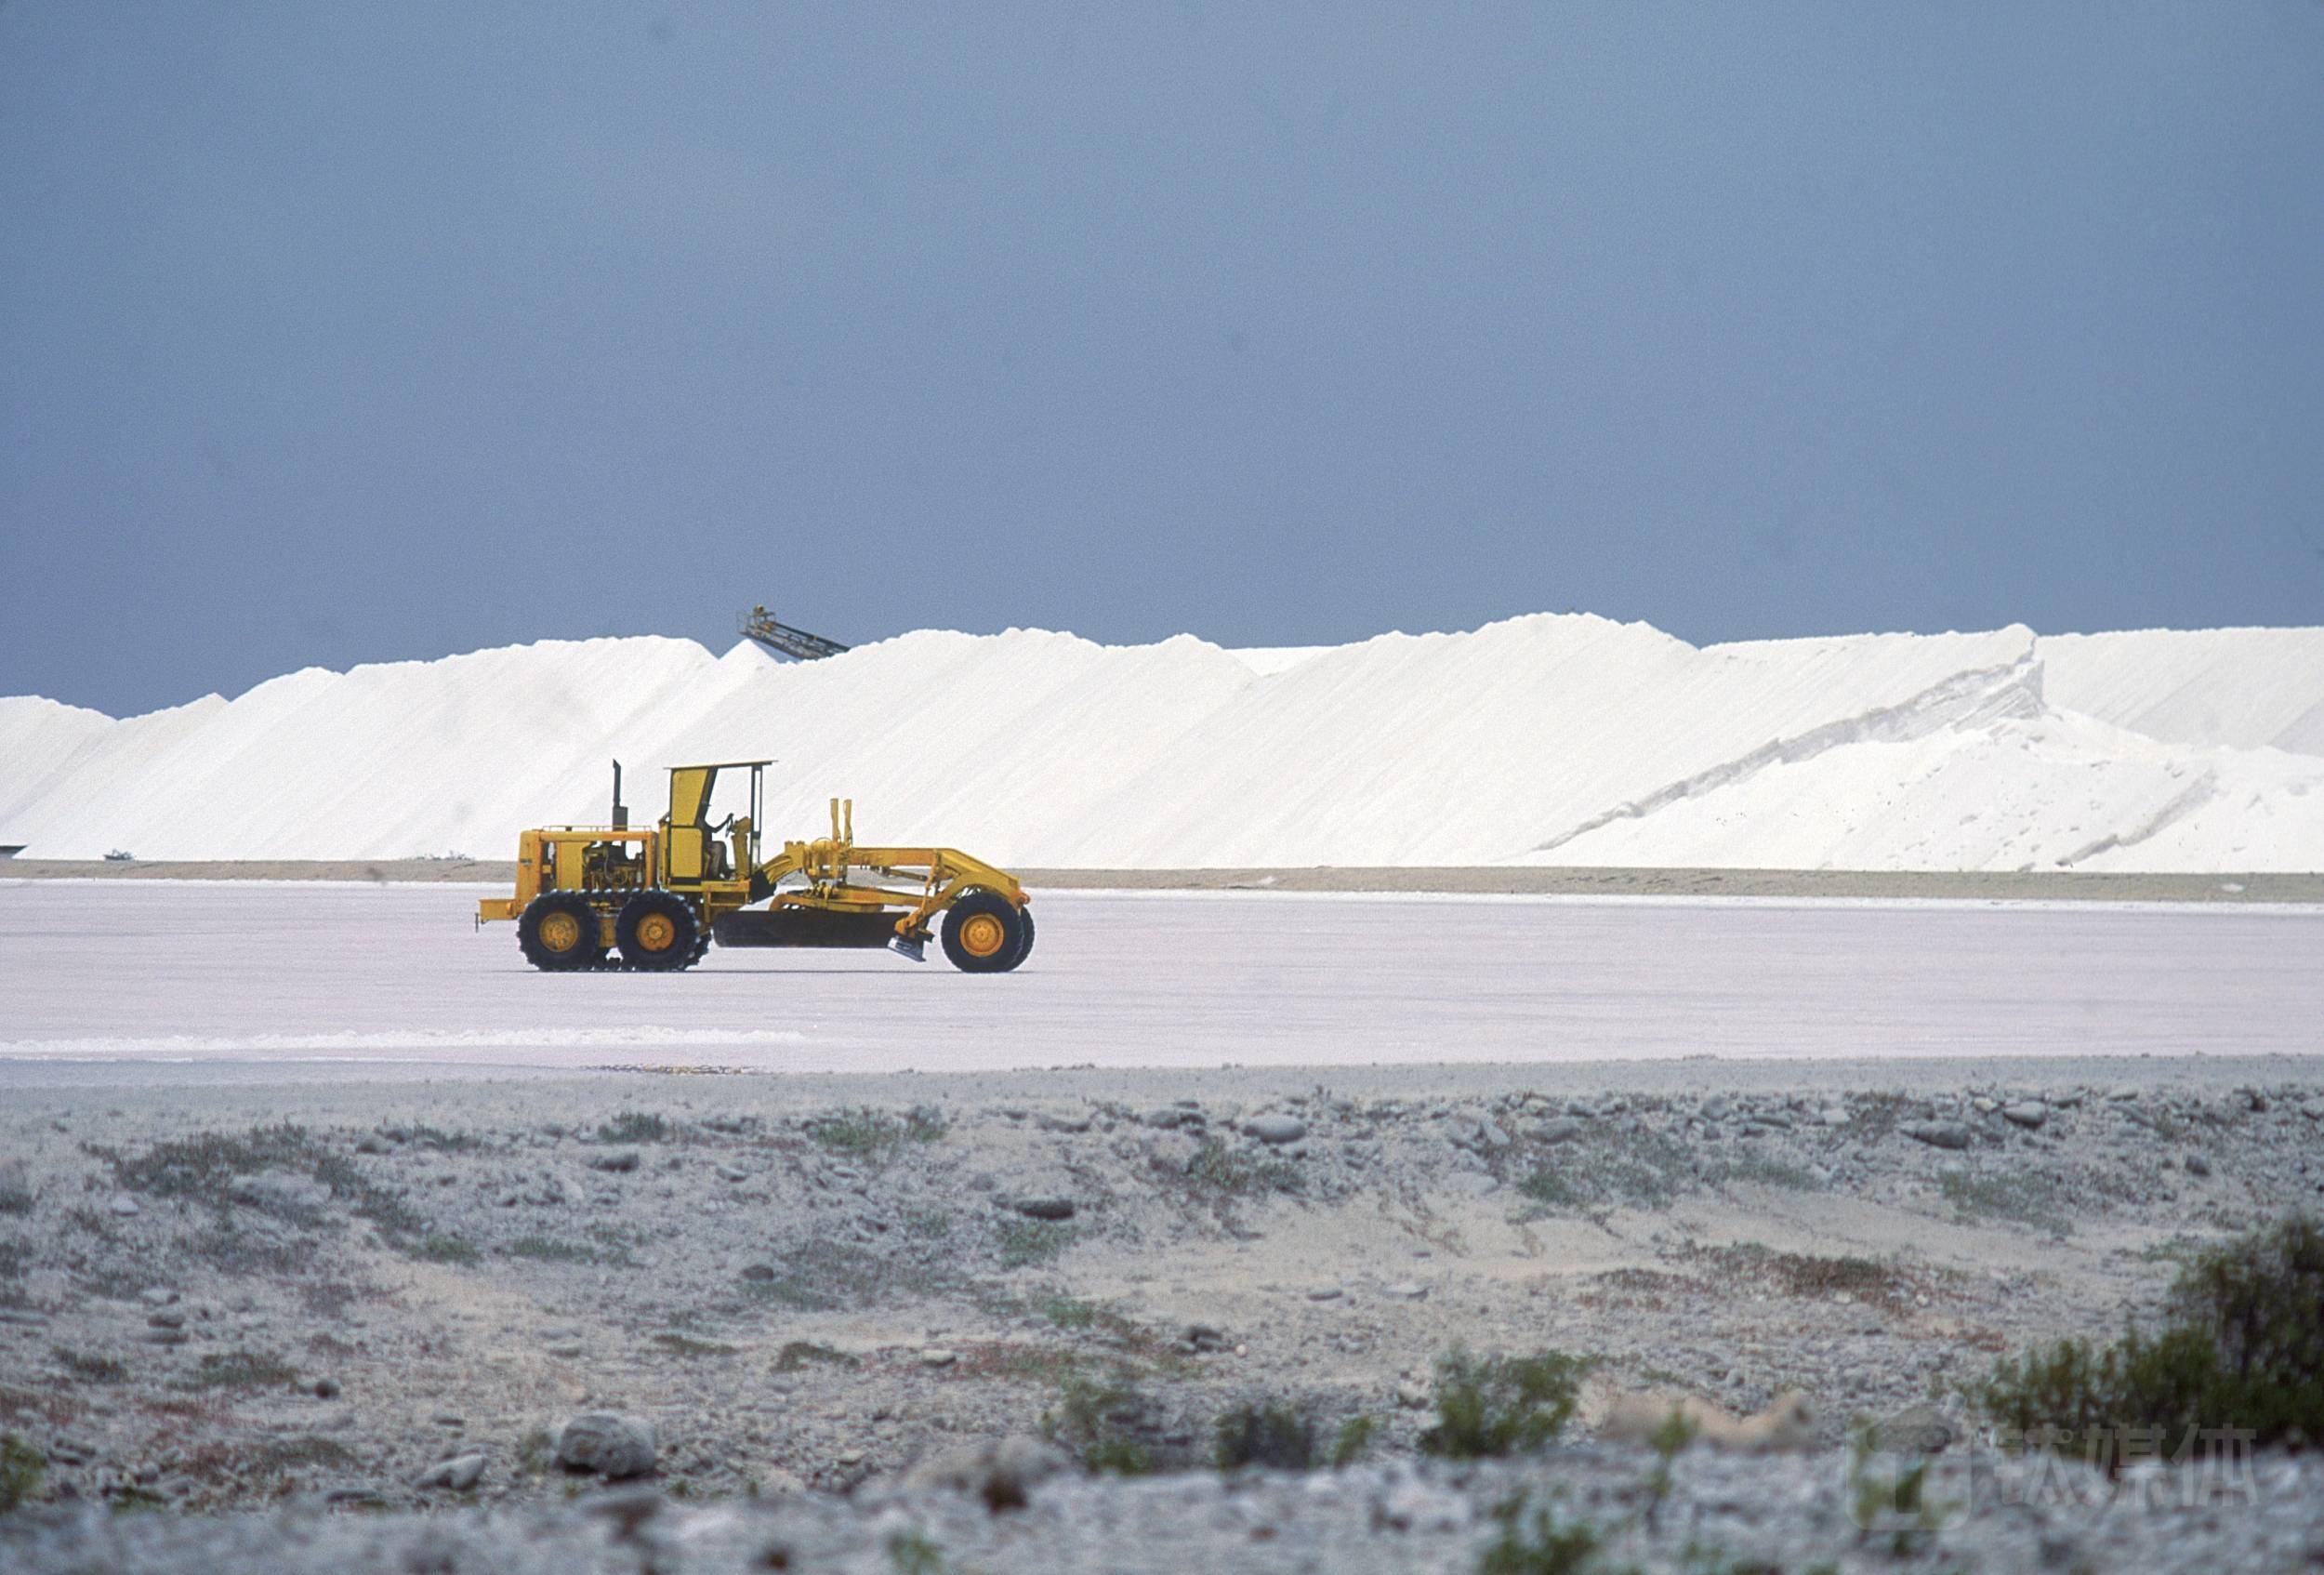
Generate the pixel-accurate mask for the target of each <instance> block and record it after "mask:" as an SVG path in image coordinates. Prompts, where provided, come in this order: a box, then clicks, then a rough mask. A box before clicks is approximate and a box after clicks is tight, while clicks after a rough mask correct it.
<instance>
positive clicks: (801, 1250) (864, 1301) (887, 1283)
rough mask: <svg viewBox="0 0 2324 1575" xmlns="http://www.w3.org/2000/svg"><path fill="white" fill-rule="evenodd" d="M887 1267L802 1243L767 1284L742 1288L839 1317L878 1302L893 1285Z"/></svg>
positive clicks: (850, 1252)
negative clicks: (847, 1310)
mask: <svg viewBox="0 0 2324 1575" xmlns="http://www.w3.org/2000/svg"><path fill="white" fill-rule="evenodd" d="M895 1280H896V1271H895V1269H894V1267H893V1266H892V1265H891V1264H888V1263H887V1262H886V1261H884V1260H883V1259H881V1258H879V1257H878V1256H877V1255H875V1254H873V1253H870V1252H867V1251H865V1250H864V1249H863V1248H861V1247H856V1246H853V1245H852V1244H850V1243H847V1242H843V1241H831V1240H827V1239H821V1238H818V1239H814V1240H809V1241H803V1242H800V1243H799V1244H798V1245H797V1246H795V1247H793V1248H791V1249H790V1250H789V1251H786V1253H784V1255H783V1258H782V1261H781V1263H780V1264H778V1265H776V1267H775V1272H774V1277H772V1279H752V1280H746V1281H745V1282H744V1289H745V1290H747V1291H749V1292H750V1293H751V1294H753V1295H756V1296H763V1297H766V1298H768V1299H769V1300H771V1301H774V1302H779V1303H781V1304H783V1305H784V1306H786V1307H793V1308H797V1309H798V1310H799V1311H800V1312H804V1313H831V1312H839V1311H842V1310H844V1309H846V1308H849V1307H861V1306H865V1305H868V1304H871V1303H872V1302H875V1301H877V1300H878V1298H879V1297H880V1296H881V1295H882V1294H883V1293H884V1292H885V1291H887V1290H889V1289H890V1288H891V1286H893V1285H894V1283H895Z"/></svg>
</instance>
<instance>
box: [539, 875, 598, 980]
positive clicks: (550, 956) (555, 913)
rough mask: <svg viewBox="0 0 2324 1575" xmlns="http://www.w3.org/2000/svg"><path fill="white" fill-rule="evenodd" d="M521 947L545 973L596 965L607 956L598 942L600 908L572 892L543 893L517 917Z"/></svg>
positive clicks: (575, 969) (574, 970) (569, 971)
mask: <svg viewBox="0 0 2324 1575" xmlns="http://www.w3.org/2000/svg"><path fill="white" fill-rule="evenodd" d="M517 949H518V950H520V951H522V952H523V953H524V960H525V961H527V962H529V963H531V964H532V965H533V966H534V967H535V968H538V969H540V970H542V971H543V972H544V973H577V972H579V971H580V970H582V969H585V968H594V967H596V966H597V965H598V963H599V962H600V961H601V960H602V959H603V958H604V956H605V948H604V947H603V946H599V945H598V944H597V910H596V909H594V908H592V907H589V905H588V903H587V902H585V901H583V900H582V899H581V898H579V897H577V896H575V895H574V894H573V893H571V892H543V893H541V894H540V895H539V896H537V897H535V898H534V899H533V900H532V901H531V902H529V903H527V904H525V905H524V912H523V914H522V916H520V917H519V918H518V920H517Z"/></svg>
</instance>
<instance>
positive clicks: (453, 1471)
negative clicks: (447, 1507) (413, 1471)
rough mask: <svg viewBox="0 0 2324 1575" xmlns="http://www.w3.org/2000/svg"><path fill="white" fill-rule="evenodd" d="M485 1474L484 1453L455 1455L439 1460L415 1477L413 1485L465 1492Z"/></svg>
mask: <svg viewBox="0 0 2324 1575" xmlns="http://www.w3.org/2000/svg"><path fill="white" fill-rule="evenodd" d="M483 1476H484V1457H483V1456H482V1455H481V1454H470V1455H455V1456H453V1457H452V1458H451V1459H450V1460H447V1461H439V1462H437V1463H436V1464H434V1465H431V1466H429V1468H428V1469H427V1470H425V1471H423V1472H421V1473H420V1474H419V1475H418V1476H415V1477H413V1478H412V1486H413V1487H415V1488H448V1489H451V1490H452V1491H453V1492H456V1493H465V1492H467V1491H468V1490H469V1489H470V1488H473V1487H475V1486H476V1484H477V1483H478V1482H479V1481H481V1480H482V1478H483Z"/></svg>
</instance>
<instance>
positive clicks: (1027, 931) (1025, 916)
mask: <svg viewBox="0 0 2324 1575" xmlns="http://www.w3.org/2000/svg"><path fill="white" fill-rule="evenodd" d="M1017 917H1018V918H1019V919H1021V920H1023V921H1024V944H1023V945H1022V946H1019V947H1018V948H1017V960H1016V961H1014V962H1012V963H1010V965H1009V966H1010V967H1011V968H1022V967H1023V966H1024V960H1025V959H1026V958H1028V957H1031V956H1032V955H1033V910H1032V909H1031V908H1029V907H1021V908H1019V909H1017Z"/></svg>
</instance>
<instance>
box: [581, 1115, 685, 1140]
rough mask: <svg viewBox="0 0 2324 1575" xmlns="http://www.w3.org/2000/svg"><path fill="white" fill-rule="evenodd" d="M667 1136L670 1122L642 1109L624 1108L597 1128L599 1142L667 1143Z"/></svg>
mask: <svg viewBox="0 0 2324 1575" xmlns="http://www.w3.org/2000/svg"><path fill="white" fill-rule="evenodd" d="M669 1136H670V1124H669V1123H668V1122H667V1121H665V1120H664V1119H662V1118H661V1117H659V1116H656V1115H654V1114H652V1113H650V1112H647V1111H643V1110H624V1111H622V1112H621V1113H620V1114H619V1115H617V1116H615V1117H614V1118H613V1119H612V1120H610V1121H603V1122H600V1123H599V1125H598V1129H597V1141H598V1142H600V1143H667V1142H668V1141H669Z"/></svg>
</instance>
